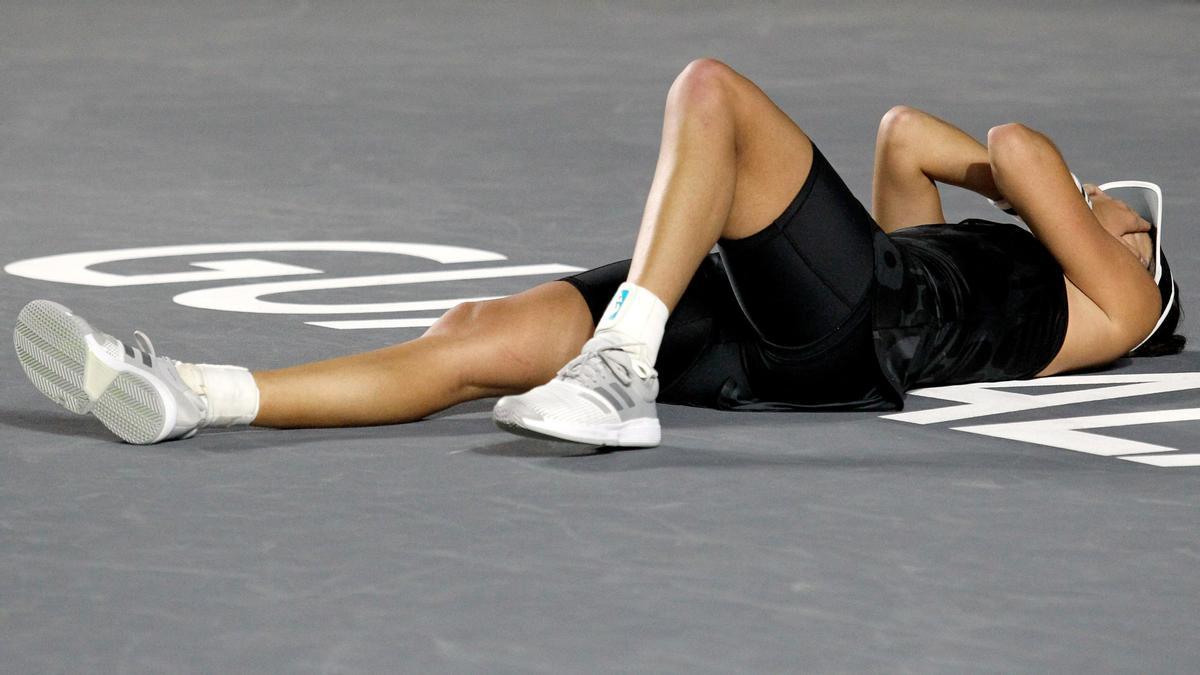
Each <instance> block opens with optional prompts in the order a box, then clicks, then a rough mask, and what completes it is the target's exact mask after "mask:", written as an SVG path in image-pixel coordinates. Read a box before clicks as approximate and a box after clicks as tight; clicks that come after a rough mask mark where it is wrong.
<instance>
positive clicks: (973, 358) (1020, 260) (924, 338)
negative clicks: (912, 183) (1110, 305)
mask: <svg viewBox="0 0 1200 675" xmlns="http://www.w3.org/2000/svg"><path fill="white" fill-rule="evenodd" d="M875 277H876V281H877V284H876V296H875V303H874V315H873V329H874V330H873V332H874V338H875V352H876V356H877V357H878V359H879V365H880V369H881V370H882V372H883V375H884V377H885V378H886V380H887V382H888V384H889V385H890V387H891V389H892V392H891V393H892V394H894V395H895V398H894V399H893V400H894V401H895V402H896V403H897V404H902V397H903V396H902V395H903V392H904V391H906V390H908V389H913V388H916V387H920V386H924V385H932V384H938V385H950V384H960V383H964V382H988V381H997V380H1013V379H1023V378H1029V377H1033V376H1034V375H1036V374H1037V373H1038V372H1040V371H1041V370H1042V369H1044V368H1045V367H1046V366H1047V365H1048V364H1049V363H1050V361H1051V360H1053V359H1054V357H1055V355H1057V354H1058V351H1059V349H1060V348H1061V347H1062V343H1063V339H1064V338H1065V337H1066V334H1067V292H1066V284H1065V283H1064V281H1063V272H1062V268H1061V267H1060V266H1059V264H1058V262H1057V261H1055V259H1054V256H1052V255H1051V254H1050V252H1049V251H1048V250H1046V247H1045V246H1044V245H1042V243H1041V242H1039V241H1038V240H1037V239H1036V238H1034V236H1033V235H1032V234H1030V233H1029V232H1028V231H1026V230H1024V229H1022V228H1021V227H1019V226H1017V225H1015V224H1011V223H993V222H990V221H986V220H974V219H972V220H964V221H962V222H960V223H947V224H933V225H920V226H916V227H909V228H904V229H900V230H897V231H895V232H893V233H892V234H891V235H885V234H883V233H882V232H879V233H878V234H877V235H876V237H875Z"/></svg>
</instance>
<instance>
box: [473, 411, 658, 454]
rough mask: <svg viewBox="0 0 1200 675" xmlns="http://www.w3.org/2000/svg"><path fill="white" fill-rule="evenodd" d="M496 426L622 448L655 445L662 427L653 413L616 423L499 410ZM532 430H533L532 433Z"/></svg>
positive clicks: (551, 437)
mask: <svg viewBox="0 0 1200 675" xmlns="http://www.w3.org/2000/svg"><path fill="white" fill-rule="evenodd" d="M493 419H494V420H495V422H496V426H498V427H500V428H501V429H503V430H505V431H508V432H511V433H516V434H520V435H532V436H534V437H535V438H550V439H554V440H561V441H572V442H575V443H586V444H588V445H603V446H611V447H620V448H652V447H654V446H656V445H658V444H659V443H661V442H662V427H661V426H660V425H659V423H658V420H657V419H655V418H652V417H640V418H637V419H632V420H628V421H626V422H619V423H614V424H589V425H586V426H585V425H581V424H567V423H563V422H556V421H554V420H532V419H525V418H522V417H520V416H518V415H515V414H514V415H504V414H503V413H498V414H496V415H495V417H494V418H493ZM531 432H532V433H531Z"/></svg>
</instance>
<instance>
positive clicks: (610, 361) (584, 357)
mask: <svg viewBox="0 0 1200 675" xmlns="http://www.w3.org/2000/svg"><path fill="white" fill-rule="evenodd" d="M638 346H639V345H638V344H637V343H635V342H625V343H620V344H606V345H603V346H601V347H598V348H594V349H589V350H588V351H585V352H584V353H582V354H580V355H579V356H577V357H575V358H574V359H572V360H571V361H570V362H569V363H567V365H565V366H563V368H562V370H560V371H558V375H559V377H562V378H573V379H580V380H584V381H595V380H597V379H599V378H600V376H601V375H603V374H604V371H605V370H608V371H609V372H611V373H612V374H613V377H615V378H617V381H619V382H620V383H621V384H623V385H625V386H629V385H630V384H631V383H632V382H633V373H631V372H630V371H629V368H628V367H627V366H626V365H625V364H624V363H622V362H621V361H620V360H619V358H618V354H617V353H615V352H620V353H623V354H624V355H625V356H626V358H628V359H629V360H630V361H631V362H632V364H633V368H634V371H635V372H636V374H637V375H638V376H639V377H641V378H643V379H649V378H650V377H652V376H654V374H655V373H654V369H653V368H650V367H649V366H648V365H646V364H643V363H642V362H641V359H639V358H638V357H636V356H634V355H633V354H631V353H630V352H629V350H627V349H625V348H626V347H634V348H636V347H638Z"/></svg>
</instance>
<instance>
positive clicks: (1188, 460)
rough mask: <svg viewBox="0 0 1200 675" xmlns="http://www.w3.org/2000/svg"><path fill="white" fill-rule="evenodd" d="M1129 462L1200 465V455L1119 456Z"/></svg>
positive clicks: (1156, 464) (1158, 464)
mask: <svg viewBox="0 0 1200 675" xmlns="http://www.w3.org/2000/svg"><path fill="white" fill-rule="evenodd" d="M1118 459H1123V460H1126V461H1128V462H1137V463H1139V464H1149V465H1150V466H1161V467H1164V468H1170V467H1176V466H1200V455H1198V454H1196V453H1177V454H1174V455H1143V456H1141V457H1119V458H1118Z"/></svg>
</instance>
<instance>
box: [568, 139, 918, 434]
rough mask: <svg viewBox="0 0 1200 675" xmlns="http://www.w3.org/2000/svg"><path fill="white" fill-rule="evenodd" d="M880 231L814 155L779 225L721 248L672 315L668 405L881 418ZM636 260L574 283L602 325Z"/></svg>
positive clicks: (665, 349)
mask: <svg viewBox="0 0 1200 675" xmlns="http://www.w3.org/2000/svg"><path fill="white" fill-rule="evenodd" d="M877 229H878V226H877V225H876V224H875V221H874V219H872V218H871V215H870V214H869V213H868V212H867V210H866V209H865V208H863V206H862V204H861V203H860V202H859V201H858V200H857V199H856V198H855V197H854V195H853V194H852V193H851V192H850V190H849V189H848V188H847V187H846V185H845V183H843V182H842V180H841V178H840V177H839V176H838V175H837V173H836V172H835V171H834V170H833V167H831V166H830V165H829V163H828V162H827V161H826V160H825V157H824V156H823V155H821V153H820V151H818V150H817V149H816V148H815V147H814V148H813V165H812V169H811V170H810V171H809V175H808V178H807V180H806V181H805V182H804V185H803V186H802V187H801V188H800V191H799V192H798V193H797V194H796V197H795V199H793V200H792V203H791V204H790V205H789V206H788V208H787V210H786V211H784V213H783V215H781V216H780V217H779V218H778V219H776V220H775V221H774V222H772V223H771V224H770V225H768V226H767V227H766V228H765V229H763V230H762V231H760V232H758V233H756V234H754V235H752V236H750V237H747V238H745V239H737V240H728V239H722V240H721V241H720V242H719V243H718V251H719V253H714V254H711V255H709V256H708V257H707V258H705V259H704V261H703V262H702V263H701V264H700V268H699V269H698V270H697V271H696V274H695V276H694V277H693V278H692V281H691V282H690V284H689V285H688V287H687V290H686V291H685V292H684V294H683V298H682V299H681V300H680V302H679V305H678V306H677V307H676V308H675V311H674V312H672V313H671V316H670V318H669V320H668V321H667V327H666V332H665V334H664V336H663V343H662V348H661V349H660V350H659V356H658V362H657V363H656V366H655V367H656V368H657V370H658V373H659V380H660V384H661V391H660V394H659V401H661V402H663V403H679V404H685V405H694V406H703V407H711V408H722V409H751V410H784V409H821V408H848V409H859V410H862V409H883V408H893V407H895V406H894V404H892V403H890V402H888V401H887V400H886V399H885V397H884V391H885V388H886V385H885V384H884V382H883V379H882V376H881V375H880V370H879V365H878V361H877V359H876V356H875V349H874V341H873V337H872V331H871V301H872V297H873V290H874V286H875V283H874V279H875V277H874V258H875V257H874V247H873V235H874V232H875V231H876V230H877ZM628 274H629V261H628V260H624V261H621V262H616V263H612V264H610V265H605V266H604V267H599V268H596V269H593V270H589V271H587V272H581V273H579V274H576V275H573V276H570V277H566V278H565V279H563V281H567V282H569V283H571V284H572V285H573V286H575V288H577V289H579V292H580V293H582V294H583V297H584V299H585V300H586V301H587V304H588V308H589V309H590V310H591V312H592V320H593V322H595V321H598V320H599V317H600V314H601V313H602V312H603V311H604V308H605V306H607V304H608V302H609V300H610V299H611V298H612V296H613V293H615V292H616V289H617V286H619V285H620V284H621V283H622V282H623V281H625V279H626V277H627V276H628Z"/></svg>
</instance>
